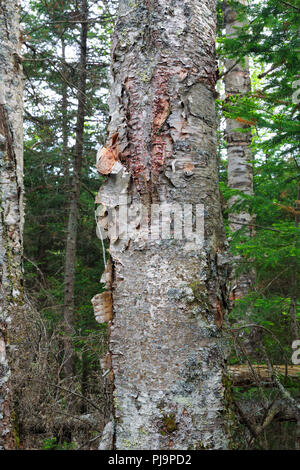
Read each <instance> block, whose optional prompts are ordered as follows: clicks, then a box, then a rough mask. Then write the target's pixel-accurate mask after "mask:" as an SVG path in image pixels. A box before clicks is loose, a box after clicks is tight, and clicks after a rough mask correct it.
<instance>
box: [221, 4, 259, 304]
mask: <svg viewBox="0 0 300 470" xmlns="http://www.w3.org/2000/svg"><path fill="white" fill-rule="evenodd" d="M239 1H240V2H241V3H243V4H246V2H247V0H239ZM225 24H226V36H227V37H232V38H234V37H235V36H236V28H237V27H241V26H242V23H240V22H239V21H238V20H237V13H236V11H235V10H234V9H233V8H232V6H230V5H227V3H226V2H225ZM244 61H245V63H244V64H242V63H241V62H239V63H238V64H235V60H231V59H230V60H226V62H225V67H226V70H227V73H226V75H225V77H224V83H225V93H226V96H227V97H230V96H243V95H245V94H246V93H248V92H249V91H250V90H251V82H250V73H249V60H248V58H247V57H246V58H245V59H244ZM241 128H243V129H248V132H243V133H242V132H237V131H236V129H241ZM226 141H227V156H228V186H229V187H230V188H232V189H238V190H240V191H242V192H243V193H244V194H250V195H252V194H253V166H252V163H251V160H252V151H251V128H250V127H249V124H248V125H247V124H243V123H242V122H238V121H236V120H233V119H229V118H227V119H226ZM234 202H236V197H232V198H231V200H230V201H229V206H232V205H233V204H234ZM229 220H230V228H231V230H232V231H234V232H235V231H237V230H240V229H241V228H244V227H245V225H247V224H249V226H248V227H247V231H246V233H248V235H249V236H251V223H253V216H252V215H251V214H248V213H246V212H240V213H231V214H230V215H229ZM237 261H238V260H237ZM254 279H255V274H254V273H253V272H251V273H249V272H248V273H245V272H244V273H241V275H240V276H239V278H238V279H237V280H236V283H235V287H234V291H233V298H234V299H239V298H241V297H244V296H245V295H246V294H247V293H248V291H249V288H250V286H251V285H253V282H254Z"/></svg>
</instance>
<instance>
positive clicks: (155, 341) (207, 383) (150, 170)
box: [94, 0, 228, 449]
mask: <svg viewBox="0 0 300 470" xmlns="http://www.w3.org/2000/svg"><path fill="white" fill-rule="evenodd" d="M132 5H133V4H132V2H131V1H129V0H121V1H120V5H119V17H118V20H117V24H116V29H115V34H114V37H113V44H112V67H111V75H112V77H111V80H112V86H111V102H110V115H111V120H110V126H109V131H110V138H109V139H108V143H107V145H106V149H111V147H112V140H113V138H112V136H114V135H116V134H117V142H115V144H114V145H115V148H116V149H117V151H116V152H115V153H114V154H115V155H117V156H118V162H117V163H118V164H117V165H115V166H114V167H113V171H111V173H110V175H109V176H108V179H107V181H106V183H105V184H104V185H103V186H102V187H101V188H100V191H99V193H98V195H97V199H96V202H97V203H98V204H100V207H99V210H97V219H98V220H97V222H98V224H99V226H100V227H103V226H105V224H106V222H105V215H106V211H107V210H108V209H114V208H116V209H117V208H118V204H119V202H118V201H119V195H120V193H121V194H122V195H126V196H127V197H128V200H129V206H130V204H134V203H143V204H144V205H145V206H146V207H147V208H148V207H149V206H150V204H152V203H158V204H161V203H164V202H166V203H170V204H172V203H178V204H180V205H181V206H182V205H183V204H195V205H196V204H204V207H205V242H204V246H203V247H202V248H201V249H196V248H195V247H194V248H191V247H190V246H189V244H188V242H187V241H185V240H174V239H171V240H155V241H149V240H145V239H144V238H143V234H142V233H140V232H141V231H142V228H140V229H139V226H138V223H137V224H136V226H137V230H136V236H135V238H133V239H132V238H131V240H130V243H129V240H124V238H123V239H120V238H114V239H111V240H110V247H109V251H110V255H111V267H108V269H107V270H106V274H105V276H104V277H103V281H104V282H105V283H106V287H107V288H108V289H110V290H111V293H112V302H113V318H112V320H111V321H109V322H108V327H109V351H110V353H111V359H112V371H113V374H114V387H115V389H114V398H113V400H114V424H113V423H110V424H109V425H108V428H107V429H108V430H109V432H108V431H107V432H106V433H105V436H104V440H103V441H102V443H101V444H100V448H101V449H103V448H109V447H112V446H113V447H114V448H115V449H226V448H227V442H228V441H227V436H226V432H225V420H226V413H225V411H226V410H225V399H224V387H223V383H222V376H223V371H224V369H223V367H224V359H225V346H224V339H223V333H222V329H221V327H222V322H223V318H224V317H225V315H226V310H227V297H228V288H227V285H226V279H227V278H228V264H227V258H226V255H225V254H224V243H225V242H224V240H225V237H224V232H223V222H222V216H221V207H220V201H219V190H218V174H217V156H216V148H217V144H216V116H215V99H214V90H215V81H216V75H217V65H216V57H215V34H216V4H215V0H201V1H200V0H187V1H185V2H182V1H181V0H172V1H171V0H167V1H166V0H155V1H154V0H147V1H145V2H142V1H137V2H135V3H134V6H132ZM110 152H111V150H110ZM105 155H106V156H108V157H110V155H108V154H107V152H105V151H103V150H102V151H100V152H99V164H98V168H99V166H100V169H104V172H105V171H106V170H108V168H110V166H111V165H110V163H109V162H110V158H108V159H107V165H106V166H105V161H104V159H103V158H104V156H105ZM101 159H102V161H101V163H100V160H101ZM109 172H110V170H108V171H107V173H109ZM104 300H105V299H104V297H103V298H102V297H101V298H97V299H94V303H95V304H96V306H97V308H96V312H95V313H96V315H97V317H101V316H102V317H104V316H105V315H106V313H105V311H106V307H104V310H103V312H101V311H100V312H99V306H100V310H101V304H102V303H103V304H104V305H105V302H104ZM107 364H109V361H107V360H106V361H105V366H106V365H107ZM108 436H110V439H108ZM108 441H109V443H108Z"/></svg>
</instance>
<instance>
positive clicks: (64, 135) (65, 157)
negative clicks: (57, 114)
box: [61, 38, 70, 193]
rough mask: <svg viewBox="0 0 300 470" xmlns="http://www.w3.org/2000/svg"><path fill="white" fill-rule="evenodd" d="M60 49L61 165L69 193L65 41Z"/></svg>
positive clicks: (62, 41)
mask: <svg viewBox="0 0 300 470" xmlns="http://www.w3.org/2000/svg"><path fill="white" fill-rule="evenodd" d="M61 49H62V64H63V65H62V72H63V80H62V100H61V111H62V139H63V164H64V179H65V188H66V192H67V193H68V191H69V179H70V164H69V148H68V136H69V126H68V84H67V81H66V79H67V65H66V46H65V41H64V39H63V38H62V40H61Z"/></svg>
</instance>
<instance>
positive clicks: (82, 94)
mask: <svg viewBox="0 0 300 470" xmlns="http://www.w3.org/2000/svg"><path fill="white" fill-rule="evenodd" d="M87 19H88V2H87V0H81V20H82V23H81V38H80V63H79V70H78V76H79V80H78V93H77V100H78V106H77V123H76V143H75V148H74V165H73V179H72V185H71V198H70V208H69V218H68V228H67V241H66V256H65V279H64V283H65V291H64V323H65V339H64V354H65V359H64V361H65V364H64V372H65V376H66V377H70V376H72V375H73V373H74V351H73V346H72V340H71V337H72V335H73V334H74V285H75V265H76V245H77V228H78V210H79V198H80V180H81V169H82V156H83V134H84V119H85V106H86V79H87V69H86V66H87V33H88V21H87Z"/></svg>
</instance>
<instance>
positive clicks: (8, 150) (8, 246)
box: [0, 0, 23, 449]
mask: <svg viewBox="0 0 300 470" xmlns="http://www.w3.org/2000/svg"><path fill="white" fill-rule="evenodd" d="M18 10H19V6H18V2H17V1H12V0H6V1H3V0H0V449H12V448H14V447H15V433H14V429H13V418H12V416H13V413H12V410H11V402H12V391H11V356H12V354H11V353H12V346H11V345H10V344H9V337H10V334H11V330H12V328H13V324H14V319H15V318H16V317H17V315H18V314H19V312H20V309H21V308H22V304H23V287H22V229H23V148H22V145H23V139H22V133H23V129H22V115H23V112H22V111H23V105H22V97H23V93H22V92H23V85H22V67H21V57H20V47H21V44H20V30H19V16H18Z"/></svg>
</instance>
